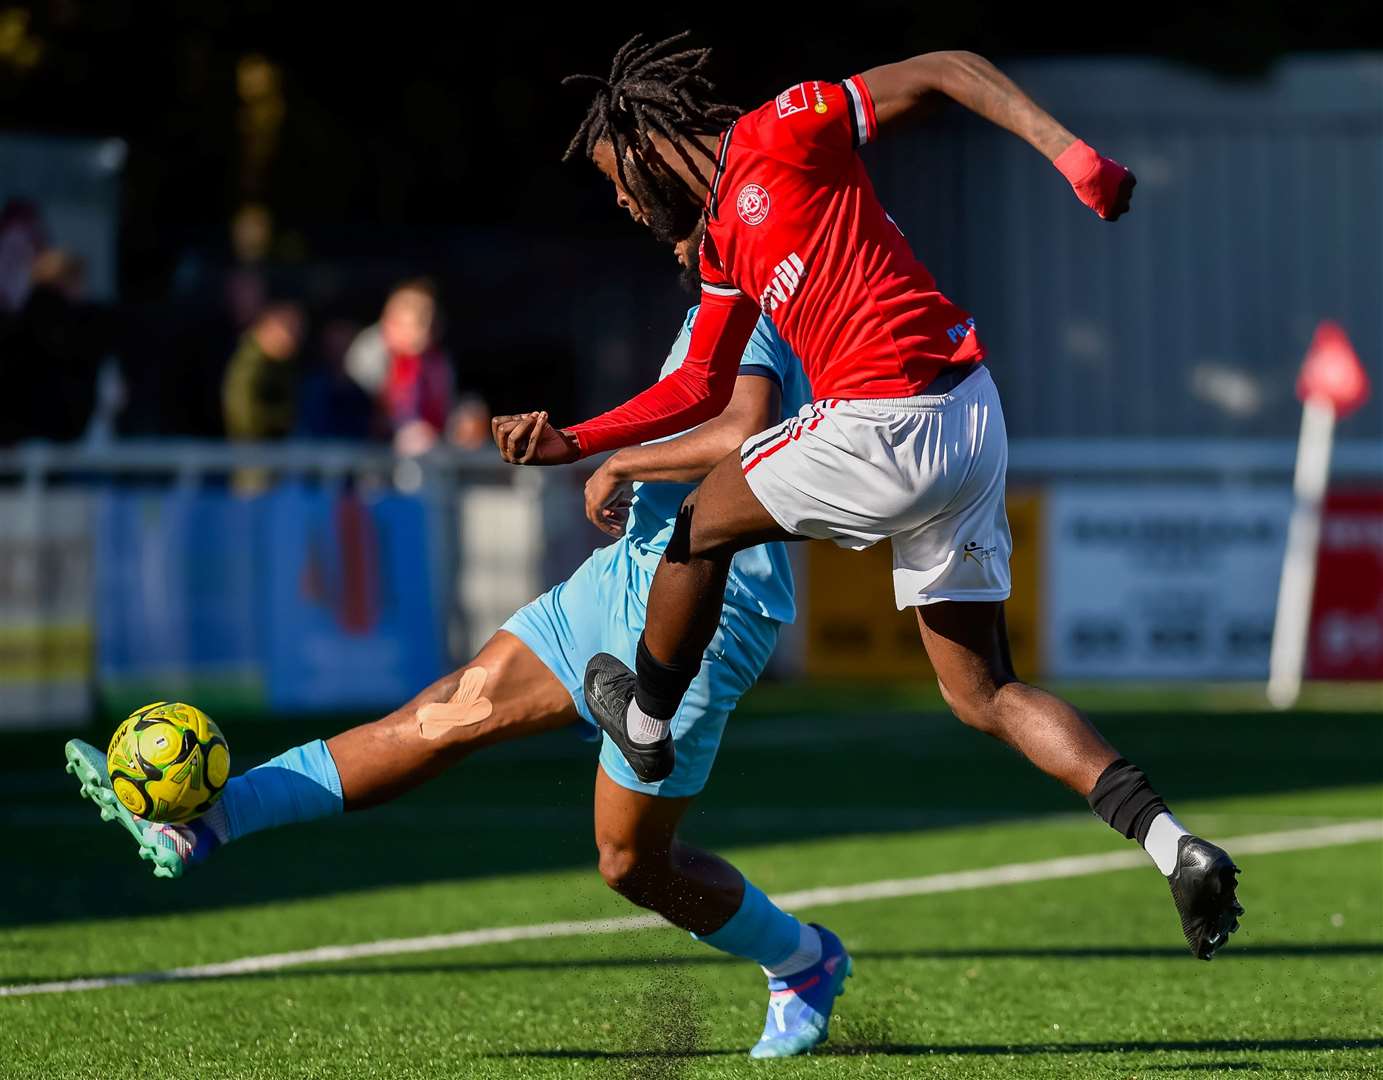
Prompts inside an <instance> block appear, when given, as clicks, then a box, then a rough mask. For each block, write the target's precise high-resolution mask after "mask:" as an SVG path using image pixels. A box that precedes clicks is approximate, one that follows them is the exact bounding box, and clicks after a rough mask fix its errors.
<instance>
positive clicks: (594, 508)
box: [586, 375, 782, 537]
mask: <svg viewBox="0 0 1383 1080" xmlns="http://www.w3.org/2000/svg"><path fill="white" fill-rule="evenodd" d="M781 398H782V394H781V391H780V390H779V389H778V384H777V383H776V382H774V381H773V380H772V379H769V378H765V377H763V376H761V375H741V376H739V378H737V379H736V380H735V392H734V394H733V396H732V397H731V398H730V404H729V405H727V406H726V407H725V410H724V411H723V412H722V413H721V414H720V415H719V416H717V417H716V418H715V419H713V420H708V421H706V423H704V424H702V425H701V426H700V427H698V428H694V429H693V430H691V431H689V432H687V433H686V434H685V435H679V436H678V437H677V438H675V439H668V440H667V441H666V442H655V443H646V444H644V445H643V446H629V447H626V448H625V449H623V450H620V451H619V452H618V453H616V454H612V455H611V456H610V457H608V458H606V459H605V461H604V462H603V463H602V464H601V466H600V468H599V469H597V470H596V471H595V472H594V473H592V474H591V478H590V479H589V480H587V481H586V517H588V518H589V519H590V521H591V524H592V525H594V526H595V527H596V528H597V529H600V530H601V531H602V532H605V533H608V534H609V535H611V536H614V537H619V536H623V535H624V529H625V525H626V524H627V523H628V521H629V507H630V502H631V499H632V496H633V484H634V483H635V482H637V481H652V482H664V483H681V484H694V483H697V482H698V481H700V480H702V479H703V478H704V477H705V476H706V474H707V473H708V472H710V471H711V470H712V469H713V468H715V466H716V465H718V464H720V462H721V461H723V460H724V459H725V458H726V457H727V456H729V455H730V454H733V453H735V452H736V451H737V450H739V448H740V446H741V445H743V443H744V440H745V439H747V438H749V437H750V436H751V435H756V434H758V433H759V432H760V431H763V430H764V429H765V428H768V427H770V426H771V425H772V424H773V423H774V421H775V420H777V419H778V417H779V415H780V411H779V410H780V402H781Z"/></svg>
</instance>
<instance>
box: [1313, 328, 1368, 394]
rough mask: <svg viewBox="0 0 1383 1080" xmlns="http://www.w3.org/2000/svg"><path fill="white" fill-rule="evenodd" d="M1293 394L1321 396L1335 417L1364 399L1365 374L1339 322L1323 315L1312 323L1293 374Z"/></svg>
mask: <svg viewBox="0 0 1383 1080" xmlns="http://www.w3.org/2000/svg"><path fill="white" fill-rule="evenodd" d="M1297 397H1299V398H1301V400H1302V401H1310V400H1311V399H1312V398H1317V399H1320V400H1323V401H1325V402H1326V403H1327V404H1328V405H1329V406H1330V407H1331V408H1332V409H1333V410H1334V411H1335V415H1336V416H1337V417H1344V416H1348V415H1349V414H1350V413H1352V412H1354V410H1355V409H1357V408H1359V407H1360V406H1361V405H1363V404H1364V402H1366V401H1368V399H1369V377H1368V374H1367V373H1366V372H1365V371H1364V365H1363V364H1361V363H1359V355H1358V354H1357V353H1356V352H1355V351H1354V346H1353V345H1351V344H1350V343H1349V338H1348V336H1346V334H1345V332H1344V328H1343V327H1341V326H1340V324H1339V323H1337V322H1332V321H1330V320H1329V319H1326V320H1325V321H1324V322H1323V323H1321V324H1320V326H1318V327H1316V336H1315V337H1313V338H1312V339H1311V347H1310V348H1309V349H1307V350H1306V362H1305V363H1303V364H1302V365H1301V374H1300V375H1299V376H1298V377H1297Z"/></svg>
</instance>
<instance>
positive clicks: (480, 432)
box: [449, 394, 490, 450]
mask: <svg viewBox="0 0 1383 1080" xmlns="http://www.w3.org/2000/svg"><path fill="white" fill-rule="evenodd" d="M449 437H450V439H451V441H452V442H453V443H455V444H456V445H457V446H460V447H462V448H463V449H466V450H479V449H480V448H481V447H484V446H489V445H490V408H489V406H488V405H486V404H485V402H484V400H483V399H482V398H480V397H478V396H477V395H475V394H463V395H462V397H461V401H460V403H459V404H457V406H456V408H455V410H453V412H452V414H451V431H450V433H449Z"/></svg>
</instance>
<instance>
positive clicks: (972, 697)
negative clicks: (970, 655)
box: [936, 678, 999, 735]
mask: <svg viewBox="0 0 1383 1080" xmlns="http://www.w3.org/2000/svg"><path fill="white" fill-rule="evenodd" d="M936 684H937V686H938V687H939V688H940V689H941V699H942V700H943V701H944V702H946V706H947V708H949V709H950V710H951V712H952V713H954V714H955V716H956V718H957V719H958V720H959V721H960V722H961V723H962V724H965V725H966V726H967V727H972V728H974V729H975V730H976V731H983V732H984V733H985V734H987V735H993V734H995V732H997V730H998V727H999V710H998V708H997V697H998V690H997V688H996V687H995V686H993V685H990V684H987V683H976V684H971V685H969V686H965V687H955V686H948V685H947V684H946V683H945V682H943V681H942V680H941V679H939V678H938V679H937V681H936Z"/></svg>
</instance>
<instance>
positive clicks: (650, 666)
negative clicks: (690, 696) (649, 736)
mask: <svg viewBox="0 0 1383 1080" xmlns="http://www.w3.org/2000/svg"><path fill="white" fill-rule="evenodd" d="M700 670H701V664H700V663H697V664H694V665H692V666H690V667H679V666H677V665H676V664H665V663H663V662H662V661H661V660H659V659H658V658H657V657H656V656H654V655H653V654H652V653H651V652H649V651H648V646H647V645H645V644H644V640H643V635H642V634H640V635H639V648H638V651H637V652H636V653H635V654H634V673H635V674H636V675H638V677H639V679H638V682H637V683H636V684H635V685H634V700H635V701H637V702H638V704H639V708H640V709H642V710H643V711H644V712H645V713H647V714H648V715H649V716H653V717H656V718H657V719H659V720H671V719H672V717H673V716H674V714H676V712H677V706H679V705H681V704H682V697H683V695H685V694H686V692H687V687H689V686H690V685H691V684H692V680H693V679H695V678H696V673H697V672H698V671H700Z"/></svg>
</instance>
